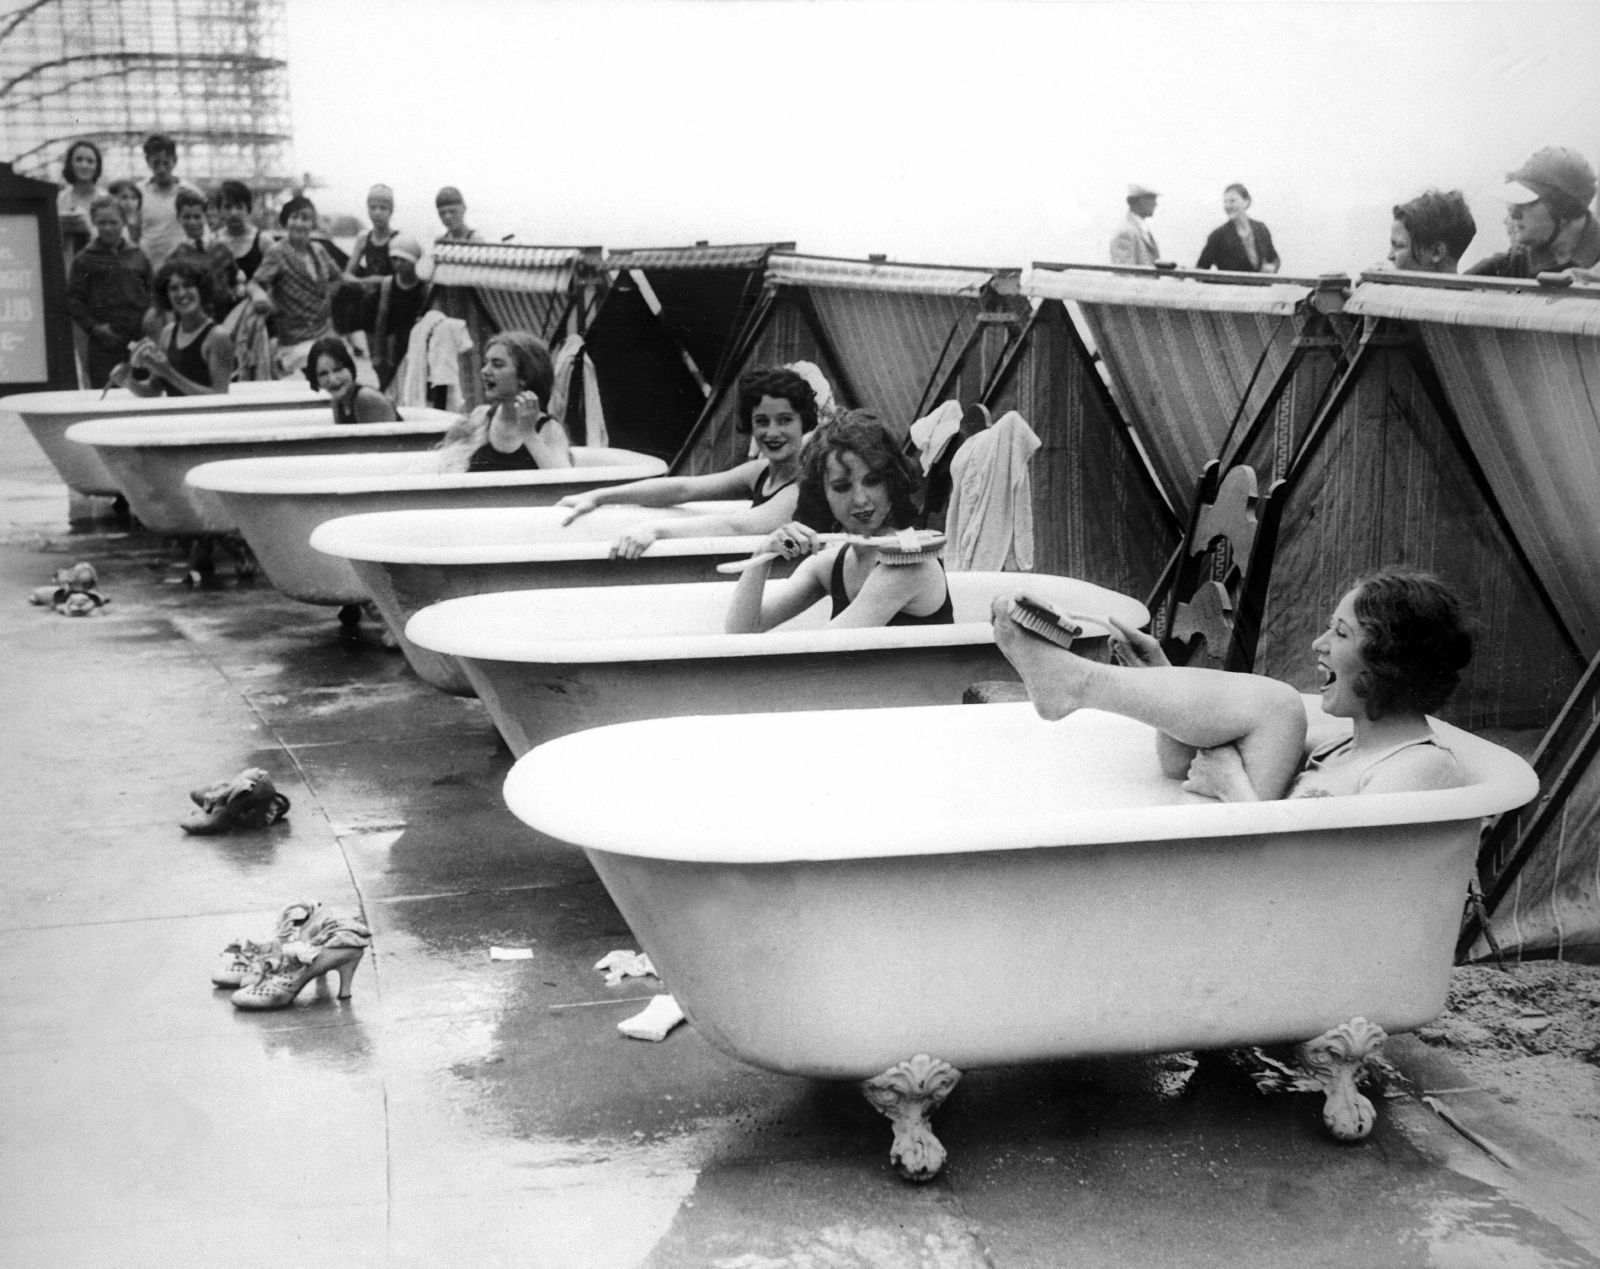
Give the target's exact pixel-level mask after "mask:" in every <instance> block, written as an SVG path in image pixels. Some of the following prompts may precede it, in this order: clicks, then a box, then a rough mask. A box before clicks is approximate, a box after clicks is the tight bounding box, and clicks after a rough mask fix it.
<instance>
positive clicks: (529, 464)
mask: <svg viewBox="0 0 1600 1269" xmlns="http://www.w3.org/2000/svg"><path fill="white" fill-rule="evenodd" d="M551 417H552V416H551V415H548V414H546V415H543V416H541V417H540V419H539V421H538V422H537V423H535V424H534V425H533V430H534V433H535V434H536V435H537V434H538V431H539V429H540V428H542V427H543V426H544V425H545V424H546V423H548V422H549V421H550V419H551ZM467 470H468V471H538V470H539V460H538V459H536V458H535V457H534V456H533V453H532V451H531V450H529V449H528V447H527V446H526V445H518V446H517V447H516V449H514V450H512V451H511V452H510V453H509V454H507V453H505V452H504V451H503V450H498V449H496V448H495V447H494V446H493V445H491V444H489V442H488V441H484V443H483V444H482V445H480V446H478V448H477V449H475V450H473V451H472V457H471V458H469V459H468V460H467Z"/></svg>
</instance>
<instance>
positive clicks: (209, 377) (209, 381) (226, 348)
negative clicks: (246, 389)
mask: <svg viewBox="0 0 1600 1269" xmlns="http://www.w3.org/2000/svg"><path fill="white" fill-rule="evenodd" d="M152 290H153V291H154V293H155V301H156V307H157V308H158V309H160V310H161V311H162V312H164V313H166V314H168V315H169V320H168V321H167V323H166V325H165V326H163V327H162V329H161V333H160V335H159V336H157V337H156V338H155V339H146V340H142V341H140V343H139V344H138V345H137V346H136V347H135V348H134V350H133V352H132V353H130V354H129V356H128V367H129V368H131V369H133V370H148V371H149V372H150V377H149V378H148V379H135V378H133V377H131V376H129V375H128V374H127V373H126V371H125V370H124V371H122V372H120V373H116V374H114V375H113V381H114V382H117V383H125V384H126V386H127V387H128V389H129V390H130V391H131V392H133V393H134V394H135V395H137V396H141V397H158V396H160V395H161V394H162V393H166V395H167V396H170V397H186V396H203V395H206V394H208V393H213V392H226V391H227V390H228V381H229V380H230V379H232V378H233V340H232V339H230V338H229V337H228V333H227V332H226V331H224V330H223V329H222V327H220V326H218V325H217V323H216V322H215V321H213V320H212V315H211V309H212V306H213V304H214V303H215V294H214V288H213V282H212V277H211V271H210V270H209V269H207V268H205V267H204V266H203V265H200V264H196V263H195V262H194V261H193V260H173V261H170V262H169V263H167V264H164V265H162V266H161V272H160V273H158V274H156V280H155V285H154V287H153V288H152Z"/></svg>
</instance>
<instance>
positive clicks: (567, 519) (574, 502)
mask: <svg viewBox="0 0 1600 1269" xmlns="http://www.w3.org/2000/svg"><path fill="white" fill-rule="evenodd" d="M599 505H600V504H599V503H598V502H596V501H595V497H594V494H593V493H577V494H568V495H567V496H566V497H565V498H560V499H558V500H557V501H556V506H558V507H565V508H567V514H566V515H565V516H564V517H563V518H562V521H561V527H562V528H563V529H564V528H566V527H567V526H568V525H569V524H571V523H572V522H573V521H574V520H576V519H577V518H578V517H579V516H586V515H588V514H589V513H590V512H591V511H593V510H594V509H595V508H596V507H598V506H599ZM612 554H613V555H615V554H616V552H615V551H613V552H612Z"/></svg>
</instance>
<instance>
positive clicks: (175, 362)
mask: <svg viewBox="0 0 1600 1269" xmlns="http://www.w3.org/2000/svg"><path fill="white" fill-rule="evenodd" d="M215 325H216V323H215V322H207V323H206V324H205V325H204V326H202V327H201V328H200V330H199V332H198V333H197V334H196V335H195V337H194V338H193V339H191V340H190V341H189V345H188V347H187V348H179V347H178V323H176V322H174V323H173V324H172V335H171V337H170V338H169V339H168V340H167V363H168V364H169V365H170V366H171V367H172V368H173V369H174V370H176V371H177V372H178V373H179V374H180V375H182V376H183V377H184V378H185V379H192V380H193V381H194V382H195V383H198V384H200V385H201V386H202V387H206V388H209V387H211V386H212V383H211V364H210V363H209V362H208V361H206V358H205V354H204V353H203V352H202V351H201V349H202V348H203V346H204V345H205V342H206V336H207V335H209V334H210V333H211V328H212V327H213V326H215ZM161 386H162V388H164V389H165V390H166V394H167V395H168V396H169V397H181V396H186V395H187V394H186V393H184V392H182V391H181V390H179V389H178V388H174V387H173V386H172V385H171V384H170V383H168V382H167V381H166V380H165V379H163V380H162V381H161Z"/></svg>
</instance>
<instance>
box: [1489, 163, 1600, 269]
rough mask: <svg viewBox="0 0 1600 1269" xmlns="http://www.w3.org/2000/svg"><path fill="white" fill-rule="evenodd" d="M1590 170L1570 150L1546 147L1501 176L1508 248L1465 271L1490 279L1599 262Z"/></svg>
mask: <svg viewBox="0 0 1600 1269" xmlns="http://www.w3.org/2000/svg"><path fill="white" fill-rule="evenodd" d="M1594 191H1595V178H1594V168H1592V167H1590V166H1589V162H1588V160H1587V159H1585V158H1584V157H1583V155H1581V154H1579V153H1578V152H1577V151H1576V150H1569V149H1567V148H1565V147H1564V146H1547V147H1546V148H1545V149H1543V150H1540V151H1539V152H1538V153H1537V154H1535V155H1534V156H1533V157H1532V158H1530V159H1529V160H1528V161H1527V162H1526V163H1524V164H1523V165H1522V166H1521V167H1519V168H1518V169H1517V170H1516V171H1515V172H1512V173H1511V174H1510V176H1509V177H1507V184H1506V187H1505V193H1504V198H1505V201H1506V203H1507V205H1508V207H1509V209H1510V215H1509V217H1508V219H1507V221H1506V227H1507V229H1508V230H1509V231H1510V233H1511V248H1510V250H1508V251H1502V252H1500V253H1499V254H1498V255H1492V256H1490V257H1489V258H1488V259H1486V260H1480V261H1478V263H1477V264H1475V265H1473V266H1472V267H1471V268H1470V269H1468V270H1467V272H1468V273H1476V274H1480V275H1487V276H1489V277H1496V278H1536V277H1538V276H1539V274H1541V273H1559V272H1561V271H1563V270H1566V269H1588V268H1591V267H1593V266H1594V265H1595V263H1596V262H1600V223H1596V221H1595V217H1594V213H1593V212H1591V211H1590V210H1589V203H1590V202H1591V201H1592V200H1593V198H1594Z"/></svg>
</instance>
